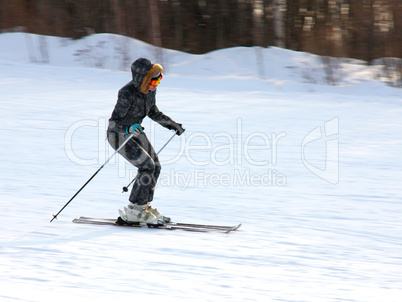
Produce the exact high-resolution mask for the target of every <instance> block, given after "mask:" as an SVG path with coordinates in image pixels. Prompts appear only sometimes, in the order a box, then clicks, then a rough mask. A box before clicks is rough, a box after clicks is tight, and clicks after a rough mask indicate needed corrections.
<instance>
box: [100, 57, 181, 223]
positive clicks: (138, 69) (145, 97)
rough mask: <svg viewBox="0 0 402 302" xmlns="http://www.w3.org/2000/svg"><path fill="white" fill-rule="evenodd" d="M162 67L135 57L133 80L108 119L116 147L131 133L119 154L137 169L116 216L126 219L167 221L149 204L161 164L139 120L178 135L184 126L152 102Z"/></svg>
mask: <svg viewBox="0 0 402 302" xmlns="http://www.w3.org/2000/svg"><path fill="white" fill-rule="evenodd" d="M162 71H163V68H162V66H161V65H159V64H154V63H152V62H151V61H150V60H148V59H146V58H139V59H137V60H136V61H135V62H134V63H133V64H132V65H131V73H132V77H133V79H132V80H131V81H130V82H128V83H127V84H126V85H125V86H124V87H123V88H121V89H120V90H119V93H118V99H117V104H116V106H115V108H114V110H113V113H112V116H111V118H110V119H109V127H108V130H107V138H108V141H109V143H110V145H111V146H112V147H113V148H114V149H115V150H117V149H118V148H119V146H120V145H121V144H122V143H123V142H124V141H125V140H126V138H127V137H128V136H129V135H130V134H132V133H134V136H133V137H132V139H130V140H129V141H128V142H127V143H126V145H125V146H124V147H123V148H122V149H121V150H120V151H119V153H120V154H121V155H122V156H123V157H124V158H125V159H126V160H127V161H129V162H130V163H131V164H132V165H134V166H136V167H137V168H138V173H137V177H136V180H135V182H134V184H133V188H132V190H131V193H130V197H129V205H128V207H125V208H124V212H123V211H121V210H119V213H120V217H121V219H123V220H124V221H127V222H145V223H148V224H157V223H158V220H164V221H170V218H168V217H165V216H163V215H162V214H161V213H160V212H159V211H158V210H157V209H156V208H152V207H151V204H150V203H151V201H152V199H153V196H154V191H155V186H156V182H157V179H158V177H159V174H160V171H161V165H160V162H159V159H158V156H157V155H156V152H155V150H154V148H153V147H152V145H151V143H150V141H149V140H148V138H147V136H146V134H145V133H144V132H143V127H142V126H141V123H142V121H143V119H144V118H145V116H148V117H150V118H151V119H152V120H154V121H155V122H157V123H159V124H160V125H162V126H163V127H165V128H167V129H169V130H175V131H176V134H177V135H181V134H182V133H183V132H184V130H185V129H183V127H182V125H181V124H178V123H176V122H175V121H173V120H172V119H171V118H170V117H168V116H167V115H165V114H163V113H162V112H161V111H159V109H158V107H157V106H156V104H155V94H156V87H157V86H158V85H159V83H160V81H161V79H162V78H163V75H162Z"/></svg>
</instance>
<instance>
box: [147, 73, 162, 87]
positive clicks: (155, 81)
mask: <svg viewBox="0 0 402 302" xmlns="http://www.w3.org/2000/svg"><path fill="white" fill-rule="evenodd" d="M162 78H163V75H162V74H161V73H160V74H159V75H158V76H156V77H153V78H152V79H151V80H150V81H149V84H150V85H152V86H158V85H159V83H160V82H161V80H162Z"/></svg>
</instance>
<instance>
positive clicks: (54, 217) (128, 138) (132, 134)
mask: <svg viewBox="0 0 402 302" xmlns="http://www.w3.org/2000/svg"><path fill="white" fill-rule="evenodd" d="M134 134H135V133H134V132H133V133H131V135H130V136H129V137H127V139H126V140H125V141H124V142H123V143H122V144H121V145H120V147H119V148H118V149H117V150H116V151H115V152H114V153H113V154H112V156H110V157H109V158H108V160H107V161H105V163H104V164H103V165H102V166H101V167H100V168H99V169H98V170H97V171H96V172H95V173H94V174H93V175H92V176H91V177H90V178H89V179H88V180H87V182H86V183H85V184H84V185H83V186H82V187H81V188H80V189H79V190H78V191H77V192H76V193H75V194H74V195H73V197H71V198H70V200H69V201H68V202H67V203H66V204H65V205H64V207H62V208H61V209H60V211H58V212H57V214H56V215H53V218H52V220H50V222H52V221H53V220H54V219H56V218H57V216H58V215H59V214H60V213H61V211H63V210H64V209H65V207H67V206H68V204H69V203H70V202H71V201H72V200H73V199H74V198H75V197H76V196H77V195H78V194H79V193H80V192H81V191H82V189H84V188H85V186H86V185H87V184H88V183H89V182H90V181H91V180H92V179H93V178H94V177H95V176H96V174H98V173H99V171H100V170H102V168H103V167H104V166H106V164H107V163H108V162H109V161H110V160H111V159H112V157H113V156H115V155H116V154H117V153H118V152H119V151H120V149H121V148H123V146H124V145H125V144H126V143H127V142H128V141H129V140H130V139H131V138H132V137H133V136H134Z"/></svg>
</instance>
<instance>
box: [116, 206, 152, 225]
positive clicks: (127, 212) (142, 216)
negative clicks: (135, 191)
mask: <svg viewBox="0 0 402 302" xmlns="http://www.w3.org/2000/svg"><path fill="white" fill-rule="evenodd" d="M147 207H148V205H147V204H144V205H138V204H133V203H130V204H129V205H128V207H124V212H123V211H122V210H119V214H120V218H121V219H122V220H124V221H125V222H128V223H132V224H141V223H146V224H151V225H157V224H158V218H157V217H156V216H155V215H154V214H153V213H152V212H150V211H148V210H147Z"/></svg>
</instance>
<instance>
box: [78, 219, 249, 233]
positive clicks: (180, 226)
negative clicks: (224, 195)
mask: <svg viewBox="0 0 402 302" xmlns="http://www.w3.org/2000/svg"><path fill="white" fill-rule="evenodd" d="M73 222H74V223H85V224H97V225H114V226H125V227H137V228H157V229H163V230H182V231H191V232H223V233H229V232H232V231H236V230H238V229H239V228H240V226H241V223H240V224H238V225H235V226H222V225H209V224H195V223H181V222H168V223H160V224H157V225H154V224H145V223H137V224H133V223H127V222H125V221H123V220H122V219H121V218H120V217H119V218H118V219H109V218H93V217H83V216H81V217H80V218H75V219H74V220H73Z"/></svg>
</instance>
